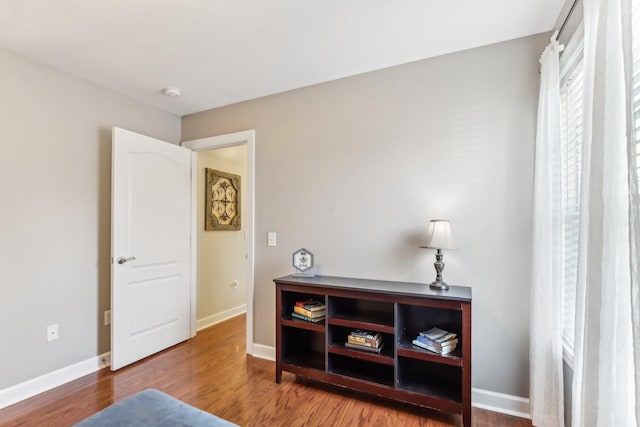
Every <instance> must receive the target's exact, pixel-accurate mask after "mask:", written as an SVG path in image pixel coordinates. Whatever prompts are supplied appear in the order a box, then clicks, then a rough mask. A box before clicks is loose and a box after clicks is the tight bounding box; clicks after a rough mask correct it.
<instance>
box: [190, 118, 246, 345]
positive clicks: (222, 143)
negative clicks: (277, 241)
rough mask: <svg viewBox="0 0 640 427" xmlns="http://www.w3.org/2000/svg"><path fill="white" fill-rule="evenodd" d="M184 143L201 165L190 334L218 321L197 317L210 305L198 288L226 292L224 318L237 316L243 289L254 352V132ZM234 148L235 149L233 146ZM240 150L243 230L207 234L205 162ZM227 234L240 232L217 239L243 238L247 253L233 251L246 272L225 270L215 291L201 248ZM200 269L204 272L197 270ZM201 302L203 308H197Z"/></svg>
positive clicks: (195, 175)
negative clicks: (201, 215) (202, 261)
mask: <svg viewBox="0 0 640 427" xmlns="http://www.w3.org/2000/svg"><path fill="white" fill-rule="evenodd" d="M182 145H183V146H184V147H187V148H189V149H191V150H192V151H193V153H192V157H193V162H192V164H194V165H198V166H197V167H194V168H193V169H192V171H191V174H192V208H193V209H192V227H193V229H192V236H196V238H195V239H193V241H192V242H191V249H192V253H194V254H196V256H194V257H192V268H191V272H192V273H191V274H192V283H197V286H193V287H192V299H191V300H192V304H191V305H192V306H191V312H192V322H191V325H192V326H191V328H192V330H191V335H192V336H193V335H195V334H196V331H197V329H198V323H199V322H200V325H201V326H202V327H204V326H205V325H206V323H207V321H213V322H215V320H216V317H215V316H216V315H213V317H211V318H208V320H207V318H206V317H205V319H197V318H196V317H197V312H198V308H200V309H201V310H202V309H203V307H206V306H207V305H208V302H203V304H201V303H199V302H198V303H197V302H196V301H198V299H199V298H198V294H197V292H198V289H202V288H201V287H203V288H205V289H206V291H205V292H204V293H202V292H201V295H202V294H204V295H205V296H207V295H208V296H211V295H213V293H212V292H218V291H220V292H222V293H223V294H226V297H225V298H221V299H226V300H227V302H226V304H227V305H228V308H227V309H226V310H223V312H222V313H221V314H219V315H220V316H222V317H224V316H225V313H226V315H227V317H231V316H233V315H234V313H235V311H238V310H240V309H241V305H238V304H237V302H238V301H241V299H239V298H238V292H243V291H244V293H245V295H244V296H245V298H244V301H245V304H246V313H247V315H246V349H247V353H248V354H253V290H254V284H253V277H254V271H253V269H254V176H255V131H254V130H248V131H243V132H235V133H231V134H225V135H218V136H213V137H208V138H202V139H197V140H191V141H184V142H182ZM234 147H235V148H236V149H233V148H234ZM225 149H228V150H225ZM214 150H216V151H219V154H220V156H216V155H215V152H214ZM203 153H204V154H203ZM239 153H244V158H245V159H246V161H245V171H246V176H243V179H242V181H243V184H242V193H244V195H242V202H241V206H242V226H241V230H240V231H235V232H233V231H208V232H206V233H207V234H206V235H203V232H202V230H201V227H200V225H201V222H199V221H198V213H199V212H200V213H201V212H203V211H204V209H201V208H202V207H203V205H202V200H203V199H204V194H203V192H202V191H203V187H204V185H203V186H198V185H197V184H198V182H199V181H200V182H203V176H204V167H205V166H204V165H205V164H211V165H212V167H213V168H216V167H215V165H217V164H221V163H218V161H220V159H217V160H215V158H216V157H222V156H225V155H226V156H237V155H238V154H239ZM210 154H213V156H211V155H210ZM211 157H213V158H214V160H212V161H211V162H209V160H210V159H209V160H207V159H208V158H211ZM234 162H235V160H234ZM207 167H208V166H207ZM229 172H232V171H229ZM232 173H233V172H232ZM199 201H200V203H199ZM226 233H237V234H236V235H235V236H232V235H231V236H230V235H229V234H227V235H226V236H219V237H222V239H217V240H218V241H225V240H226V241H227V242H232V241H233V243H229V244H231V245H232V246H234V247H235V248H236V249H237V248H238V246H239V245H240V241H242V242H243V243H244V245H242V246H243V247H244V250H245V252H244V254H240V255H238V253H237V252H235V251H234V252H235V255H232V257H235V260H234V263H236V265H239V266H240V267H239V268H242V264H243V265H244V271H243V272H238V273H235V275H237V276H238V277H235V276H233V277H232V276H230V275H229V274H233V273H228V272H227V273H223V274H222V275H221V276H218V278H217V279H215V280H219V281H218V282H217V283H216V285H215V287H216V288H217V289H216V290H212V289H207V288H208V287H210V286H211V283H205V282H204V281H205V280H206V281H210V280H214V279H213V278H212V276H209V272H208V269H207V268H205V269H202V268H200V267H201V266H199V265H198V263H199V261H200V258H201V256H200V251H201V250H205V251H206V250H207V249H206V248H207V246H208V245H211V244H212V243H211V242H207V240H212V239H216V236H212V234H226ZM213 244H216V243H213ZM218 244H219V243H218ZM242 255H244V258H245V262H244V263H242V262H240V260H239V259H238V258H239V257H242ZM199 271H200V272H201V274H199V273H198V272H199ZM236 271H237V269H236ZM224 274H227V276H224ZM235 280H238V286H237V288H236V289H234V287H235V283H234V281H235ZM243 282H244V283H243ZM234 304H235V305H234ZM198 305H199V306H200V307H198ZM214 307H215V304H214V305H213V306H211V305H209V307H208V308H207V309H215V308H214ZM218 307H220V306H218ZM236 314H238V313H236Z"/></svg>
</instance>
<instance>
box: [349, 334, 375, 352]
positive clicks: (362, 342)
mask: <svg viewBox="0 0 640 427" xmlns="http://www.w3.org/2000/svg"><path fill="white" fill-rule="evenodd" d="M383 345H384V343H383V342H382V335H380V332H375V333H374V332H367V331H361V330H357V331H351V333H350V334H349V336H348V337H347V342H346V343H344V346H345V347H348V348H355V349H358V350H366V351H371V352H374V353H380V350H382V346H383Z"/></svg>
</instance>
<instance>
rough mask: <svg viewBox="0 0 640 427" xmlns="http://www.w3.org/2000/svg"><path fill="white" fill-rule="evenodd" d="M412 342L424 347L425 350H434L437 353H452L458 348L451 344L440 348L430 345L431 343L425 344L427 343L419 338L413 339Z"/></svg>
mask: <svg viewBox="0 0 640 427" xmlns="http://www.w3.org/2000/svg"><path fill="white" fill-rule="evenodd" d="M411 343H412V344H413V345H415V346H417V347H420V348H423V349H425V350H429V351H432V352H434V353H437V354H448V353H451V352H452V351H453V350H455V349H456V346H450V347H445V348H443V349H440V350H438V349H436V348H435V347H433V346H430V345H428V344H425V343H423V342H421V341H418V340H417V339H416V340H413V341H411Z"/></svg>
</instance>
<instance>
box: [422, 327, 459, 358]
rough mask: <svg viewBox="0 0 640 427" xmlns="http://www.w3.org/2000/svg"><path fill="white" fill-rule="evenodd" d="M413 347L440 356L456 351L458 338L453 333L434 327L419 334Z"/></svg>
mask: <svg viewBox="0 0 640 427" xmlns="http://www.w3.org/2000/svg"><path fill="white" fill-rule="evenodd" d="M412 343H413V345H415V346H418V347H420V348H424V349H425V350H429V351H433V352H434V353H438V354H448V353H451V352H452V351H453V350H455V349H456V346H457V345H458V337H457V335H456V334H454V333H453V332H449V331H445V330H444V329H440V328H436V327H433V328H431V329H429V330H428V331H423V332H420V333H419V334H418V336H417V337H416V339H415V340H413V341H412Z"/></svg>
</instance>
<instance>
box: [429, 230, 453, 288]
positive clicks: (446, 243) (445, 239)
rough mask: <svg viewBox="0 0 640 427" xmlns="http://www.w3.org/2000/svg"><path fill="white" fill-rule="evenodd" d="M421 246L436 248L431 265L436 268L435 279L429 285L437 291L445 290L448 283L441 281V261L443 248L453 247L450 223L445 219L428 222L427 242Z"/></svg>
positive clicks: (442, 265)
mask: <svg viewBox="0 0 640 427" xmlns="http://www.w3.org/2000/svg"><path fill="white" fill-rule="evenodd" d="M420 247H421V248H426V249H436V262H435V263H434V264H433V266H434V267H435V269H436V280H435V281H434V282H432V283H431V284H430V285H429V287H430V288H431V289H436V290H439V291H446V290H447V289H449V285H447V284H446V283H445V282H443V281H442V270H444V262H442V257H443V254H442V250H443V249H455V246H454V243H453V235H452V234H451V224H449V220H446V219H434V220H431V222H429V229H428V230H427V243H426V244H425V245H424V246H420Z"/></svg>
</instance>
